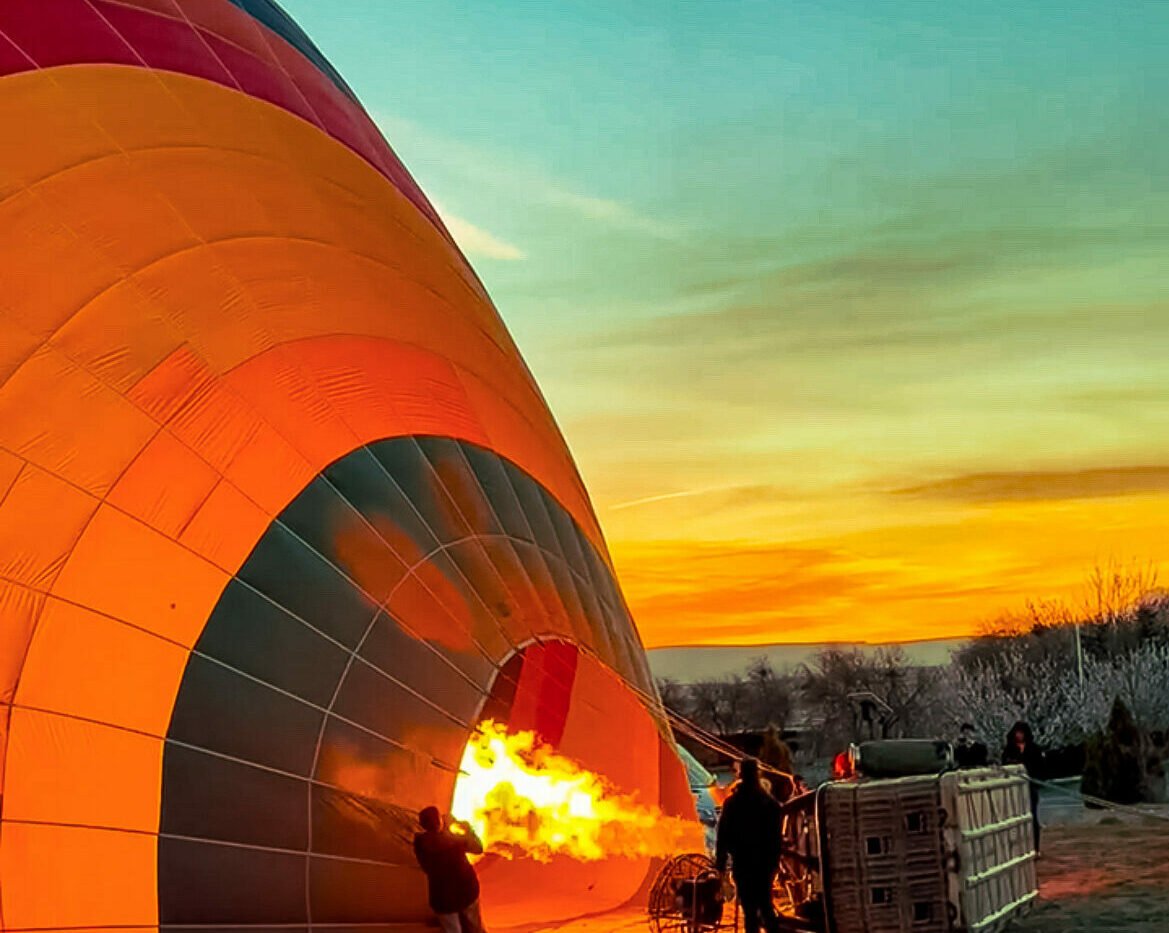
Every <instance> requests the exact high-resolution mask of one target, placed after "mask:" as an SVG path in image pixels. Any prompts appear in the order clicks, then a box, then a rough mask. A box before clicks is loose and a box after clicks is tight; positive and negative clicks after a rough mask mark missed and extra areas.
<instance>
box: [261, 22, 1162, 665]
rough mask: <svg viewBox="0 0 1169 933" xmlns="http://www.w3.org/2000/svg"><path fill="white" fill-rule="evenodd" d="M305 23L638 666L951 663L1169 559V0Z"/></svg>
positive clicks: (303, 23)
mask: <svg viewBox="0 0 1169 933" xmlns="http://www.w3.org/2000/svg"><path fill="white" fill-rule="evenodd" d="M284 6H285V7H286V8H287V9H288V10H289V12H291V13H292V14H293V15H294V16H295V17H296V18H297V19H298V20H299V21H300V23H301V24H302V25H303V26H304V27H305V29H306V31H307V32H308V33H309V34H310V35H311V36H313V38H314V39H315V40H316V42H317V44H318V45H319V46H320V47H321V49H322V50H323V51H324V52H325V54H326V55H327V56H328V57H329V58H330V59H331V60H332V61H333V63H334V64H335V65H336V66H337V67H338V69H339V70H340V71H341V72H342V74H344V75H345V77H346V79H347V80H348V81H349V83H350V84H351V85H352V86H353V88H354V89H355V91H356V92H357V94H358V96H359V97H360V98H361V99H362V101H363V102H364V103H365V105H366V107H367V108H368V109H369V110H370V112H371V113H372V115H373V116H374V118H375V119H376V120H377V122H378V123H379V125H380V126H381V127H382V129H383V130H384V132H385V134H386V136H387V138H388V139H389V141H390V143H391V145H392V146H394V148H395V149H396V151H397V152H398V154H399V155H400V156H401V157H402V158H403V160H404V161H405V163H406V165H407V166H408V167H409V168H410V170H411V171H412V172H413V174H414V176H415V177H416V178H417V179H418V181H419V182H420V183H421V185H422V187H423V188H424V190H426V192H427V193H428V194H429V195H430V197H431V198H432V199H433V200H434V201H435V202H436V204H437V206H438V208H439V210H440V212H441V213H442V214H443V216H444V217H445V218H446V220H447V222H448V224H449V226H450V228H451V230H452V232H453V233H454V235H455V237H456V238H457V239H458V240H459V242H460V244H461V245H462V246H463V248H464V251H465V252H466V253H467V255H468V257H469V258H470V260H471V262H472V263H473V264H474V266H475V268H476V270H477V271H478V273H479V275H480V276H481V278H482V279H483V281H484V282H485V283H486V285H487V287H488V289H489V291H490V292H491V294H492V296H493V298H494V300H495V302H496V305H497V306H498V308H499V310H500V312H501V314H502V315H503V317H504V319H505V321H506V322H507V323H508V325H509V327H510V329H511V332H512V334H513V335H514V337H515V339H516V341H517V342H518V344H519V346H520V348H521V350H522V351H523V353H524V355H525V357H526V359H527V361H528V364H529V366H530V367H531V369H532V371H533V373H534V374H535V376H536V378H537V380H538V381H539V383H540V385H541V388H542V389H543V391H544V394H545V396H546V398H547V399H548V402H549V404H550V405H551V407H552V410H553V412H554V413H555V415H556V417H557V419H558V421H559V423H560V425H561V428H562V430H563V431H564V434H565V436H566V437H567V440H568V443H569V445H570V447H571V448H572V451H573V454H574V456H575V457H576V460H577V463H578V464H579V466H580V469H581V472H582V473H583V475H584V479H585V482H586V484H587V485H588V487H589V490H590V492H591V494H592V497H593V501H594V504H595V506H596V509H597V514H598V516H599V518H600V520H601V524H602V526H603V528H604V530H605V533H606V535H607V538H608V542H609V545H610V549H611V551H612V553H613V556H614V559H615V561H616V564H617V569H618V571H619V574H620V578H621V582H622V585H623V587H624V590H625V593H626V596H627V598H628V600H629V603H630V606H631V608H632V610H633V613H634V617H635V619H636V620H637V622H638V625H639V627H640V629H641V632H642V635H643V637H644V639H645V642H646V644H647V646H651V647H652V646H659V645H678V644H720V643H721V644H755V643H772V642H811V641H824V640H837V639H867V640H876V641H884V640H894V639H921V638H933V637H948V636H954V635H961V634H965V633H969V632H971V631H973V630H974V629H975V628H976V627H977V626H978V625H979V623H980V622H982V621H984V620H987V619H989V618H991V617H993V616H995V615H996V614H998V613H1000V612H1002V611H1004V610H1010V609H1013V608H1018V607H1019V606H1020V605H1021V604H1022V603H1023V601H1024V600H1026V599H1027V598H1028V597H1056V596H1061V597H1065V598H1069V599H1074V598H1076V595H1077V592H1078V590H1079V588H1080V585H1081V583H1082V581H1083V579H1084V578H1085V576H1086V575H1087V573H1088V571H1089V570H1090V569H1091V567H1092V566H1093V564H1095V563H1098V562H1108V561H1116V560H1119V561H1151V562H1162V561H1163V560H1164V558H1166V557H1167V556H1169V553H1167V550H1166V544H1167V542H1169V532H1167V526H1169V405H1167V404H1166V403H1167V402H1169V117H1167V113H1169V110H1167V109H1166V104H1165V101H1166V100H1169V3H1166V2H1164V0H1149V2H1141V0H1119V2H1117V0H1100V2H1088V0H1079V2H1067V0H1060V2H1041V0H1028V2H1024V3H1007V2H1005V0H1002V2H991V0H974V2H969V3H962V4H951V3H933V2H924V0H921V2H919V0H768V2H732V0H719V2H694V3H678V2H654V0H640V2H630V0H615V2H609V0H589V2H581V3H569V2H564V3H548V4H541V3H503V2H500V3H490V4H488V3H471V4H466V3H454V2H450V3H448V2H440V0H394V2H385V0H365V2H357V0H331V2H329V3H321V2H319V0H284ZM1163 565H1164V567H1165V570H1166V573H1163V574H1162V577H1163V578H1164V577H1165V576H1166V575H1167V574H1169V561H1164V564H1163Z"/></svg>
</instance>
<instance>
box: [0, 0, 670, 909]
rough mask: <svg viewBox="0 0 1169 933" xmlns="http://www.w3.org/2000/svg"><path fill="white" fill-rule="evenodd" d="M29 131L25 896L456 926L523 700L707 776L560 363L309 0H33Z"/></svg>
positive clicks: (1, 316)
mask: <svg viewBox="0 0 1169 933" xmlns="http://www.w3.org/2000/svg"><path fill="white" fill-rule="evenodd" d="M0 125H3V126H5V127H7V128H8V129H7V131H6V132H4V133H2V134H0V259H2V263H0V270H2V271H0V285H2V288H0V928H2V929H6V930H42V929H68V928H75V929H109V928H114V927H118V928H122V929H157V928H159V927H163V928H174V927H192V926H207V927H213V928H215V927H222V928H226V927H232V928H239V927H244V926H254V925H261V926H268V927H273V928H277V927H278V928H280V929H287V930H307V929H308V928H309V927H310V926H311V925H313V924H329V925H332V926H339V925H340V926H344V925H351V926H359V925H370V924H387V923H406V922H414V921H419V920H421V919H423V918H425V917H426V916H427V910H426V905H425V889H424V884H423V881H422V878H421V875H420V874H419V873H418V871H417V869H416V867H415V865H414V861H413V857H412V853H411V851H410V838H411V835H412V833H413V830H414V820H415V814H416V812H417V810H418V809H419V808H421V807H423V806H425V805H428V804H432V803H437V804H438V805H439V806H443V805H445V804H446V803H448V802H449V800H450V797H451V793H452V789H453V785H454V780H455V777H456V767H457V763H458V761H459V758H460V754H461V751H462V748H463V746H464V745H465V743H466V741H467V738H468V735H469V733H470V731H471V730H472V729H473V727H474V724H475V723H476V722H477V721H478V720H479V719H480V718H484V717H486V716H493V717H494V718H496V719H498V720H501V721H504V722H507V723H508V724H509V725H510V726H511V727H513V728H531V729H535V730H536V731H538V732H539V733H540V735H541V736H543V737H544V738H545V739H546V740H547V741H549V742H552V743H554V744H556V745H557V746H558V747H559V748H560V749H561V750H562V751H563V752H565V753H566V754H569V755H572V756H574V757H576V758H578V759H580V760H581V761H582V762H583V763H584V764H585V765H586V766H587V767H590V768H593V769H595V770H598V771H601V772H603V773H604V774H606V775H607V776H608V777H610V778H611V779H612V780H613V781H614V783H615V784H617V785H618V787H620V788H622V789H625V790H637V791H638V792H639V794H640V796H641V798H642V799H643V800H645V801H646V802H650V803H658V804H660V805H661V806H662V807H663V808H664V809H665V810H666V811H667V812H669V813H692V812H693V809H692V803H691V800H690V797H689V793H688V791H687V785H686V779H685V773H684V771H683V770H682V768H681V766H680V764H679V762H678V760H677V758H676V756H675V754H674V751H673V747H672V745H671V744H670V742H669V734H668V729H667V728H666V727H665V725H664V724H663V723H662V722H661V721H660V719H659V718H658V717H657V716H656V715H655V714H654V713H653V712H652V708H653V704H652V703H649V704H648V705H647V703H646V698H647V697H650V696H652V693H653V685H652V680H651V678H650V675H649V672H648V668H647V666H646V662H645V656H644V652H643V650H642V647H641V644H640V641H639V639H638V637H637V634H636V631H635V629H634V627H633V625H632V622H631V620H630V618H629V615H628V612H627V610H626V607H625V604H624V601H623V599H622V597H621V593H620V590H619V589H618V587H617V585H616V583H615V580H614V577H613V571H612V567H611V564H610V561H609V558H608V555H607V553H606V551H605V547H604V542H603V539H602V537H601V533H600V530H599V529H598V526H597V522H596V519H595V517H594V515H593V513H592V510H591V507H590V505H589V502H588V498H587V495H586V493H585V490H584V488H583V486H582V484H581V481H580V478H579V476H578V474H577V472H576V469H575V467H574V465H573V463H572V460H571V458H570V456H569V454H568V451H567V449H566V447H565V445H564V443H563V440H562V438H561V436H560V434H559V432H558V430H557V428H556V425H555V423H554V421H553V419H552V417H551V415H550V414H549V412H548V410H547V407H546V405H545V403H544V401H543V399H542V397H541V396H540V393H539V391H538V389H537V388H536V386H535V384H534V383H533V381H532V378H531V376H530V374H529V372H528V370H527V368H526V367H525V365H524V364H523V361H522V360H521V358H520V356H519V354H518V352H517V350H516V347H515V345H514V344H513V342H512V340H511V338H510V336H509V335H508V333H507V330H506V328H505V327H504V326H503V324H502V322H501V320H500V318H499V316H498V314H497V313H496V311H495V309H494V308H493V306H492V304H491V302H490V300H489V299H488V297H487V295H486V294H485V292H484V290H483V288H482V285H481V284H480V282H479V280H478V279H477V278H476V276H475V274H474V273H473V271H472V270H471V269H470V267H469V266H468V265H467V263H466V261H465V260H464V258H463V257H462V255H461V254H460V253H459V251H458V249H457V248H456V247H455V246H454V244H453V242H452V240H451V238H450V236H449V235H448V234H447V232H446V231H445V229H444V228H443V226H442V224H441V221H440V220H439V219H438V217H437V215H436V213H435V212H434V210H433V208H432V207H431V206H430V204H429V203H428V201H427V200H426V198H425V196H424V195H423V193H422V192H421V191H420V190H419V188H418V186H417V185H416V184H415V183H414V181H413V180H412V179H411V178H410V176H409V174H408V173H407V172H406V171H405V169H404V168H403V167H402V165H401V163H400V162H399V161H398V160H397V158H396V157H395V155H394V154H393V152H392V151H391V150H390V148H389V147H388V145H387V144H386V143H385V141H384V140H383V139H382V137H381V135H380V134H379V133H378V131H377V129H376V128H375V127H374V125H373V123H372V122H371V120H370V119H369V117H368V116H367V115H366V113H365V112H364V111H363V110H362V108H361V106H360V104H359V103H358V102H357V100H356V98H355V97H354V95H353V93H352V91H351V90H350V89H349V88H348V87H347V86H346V85H345V83H344V82H343V81H342V79H341V78H340V77H339V75H338V74H337V73H336V71H335V70H334V69H333V68H332V67H331V66H330V65H329V63H328V62H327V61H326V60H325V59H324V57H323V56H322V55H321V53H320V52H319V50H317V49H316V47H315V46H314V45H313V44H312V42H311V41H310V40H309V39H308V38H307V37H306V36H305V35H304V34H303V33H302V32H301V31H300V30H299V29H298V27H297V26H296V25H295V24H294V23H293V22H292V21H291V20H290V19H289V18H288V17H287V16H286V15H285V14H284V13H283V12H282V11H281V10H280V9H279V7H278V6H276V5H275V4H274V3H271V2H269V0H235V2H229V0H116V2H115V0H53V2H52V3H45V2H43V0H5V2H4V3H3V4H0ZM648 869H649V865H648V862H646V861H645V860H641V861H637V860H632V861H629V862H620V863H618V862H616V861H614V862H599V863H592V864H582V863H578V862H572V861H569V860H563V861H558V862H553V863H551V864H549V865H543V866H539V865H532V864H529V863H522V862H519V863H511V864H490V863H484V865H483V866H482V874H483V877H484V882H485V894H484V899H485V902H486V903H487V907H488V911H489V916H490V911H492V910H494V912H495V914H494V916H495V917H496V919H497V922H500V923H506V922H509V921H510V920H515V921H517V922H518V921H521V920H522V921H529V922H531V921H537V922H538V921H542V920H555V919H561V918H564V917H570V916H573V915H576V914H580V913H586V912H588V913H592V912H596V911H598V910H603V909H605V908H606V907H611V906H615V905H617V904H620V903H622V902H624V901H626V900H628V899H629V898H630V897H631V896H633V895H634V894H635V893H636V892H637V891H638V889H639V888H640V887H641V885H642V884H643V882H644V879H645V876H646V873H647V871H648Z"/></svg>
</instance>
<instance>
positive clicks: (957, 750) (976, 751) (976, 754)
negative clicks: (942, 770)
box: [954, 722, 989, 768]
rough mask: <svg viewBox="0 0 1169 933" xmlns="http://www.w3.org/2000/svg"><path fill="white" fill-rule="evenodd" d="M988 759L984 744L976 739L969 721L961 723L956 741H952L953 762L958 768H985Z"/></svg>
mask: <svg viewBox="0 0 1169 933" xmlns="http://www.w3.org/2000/svg"><path fill="white" fill-rule="evenodd" d="M987 761H989V755H988V753H987V750H986V745H984V744H983V743H982V742H980V741H978V739H977V738H976V737H975V735H974V726H973V725H972V724H971V723H968V722H964V723H962V728H961V729H959V730H958V741H957V742H955V743H954V763H955V764H957V765H958V767H959V768H985V767H986V763H987Z"/></svg>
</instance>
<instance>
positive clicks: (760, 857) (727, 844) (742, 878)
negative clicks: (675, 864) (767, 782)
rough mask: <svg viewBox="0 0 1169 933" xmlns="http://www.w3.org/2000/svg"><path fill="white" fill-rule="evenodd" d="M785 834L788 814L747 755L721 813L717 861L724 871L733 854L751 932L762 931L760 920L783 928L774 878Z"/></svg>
mask: <svg viewBox="0 0 1169 933" xmlns="http://www.w3.org/2000/svg"><path fill="white" fill-rule="evenodd" d="M782 834H783V814H782V811H781V809H780V806H779V803H778V802H777V801H776V800H775V798H774V797H772V796H771V795H770V794H769V793H768V792H767V791H765V790H764V789H763V786H762V785H761V784H760V782H759V762H758V761H756V760H755V759H754V758H744V759H743V760H742V761H741V762H740V763H739V783H738V786H737V787H736V788H735V790H734V791H733V792H732V793H731V795H730V796H729V797H728V798H727V799H726V802H725V803H724V804H723V812H722V816H720V817H719V821H718V836H717V842H716V845H715V867H716V868H717V869H718V870H719V872H720V873H723V872H725V871H726V870H727V858H728V857H729V858H730V862H731V876H732V877H733V878H734V879H735V888H736V890H737V891H738V897H739V903H740V904H742V905H743V928H744V930H746V933H758V931H759V926H760V922H762V925H763V927H764V928H765V929H766V930H767V933H779V918H778V917H777V916H776V914H775V908H774V906H772V903H771V882H772V881H773V880H774V878H775V873H776V871H778V870H779V855H780V851H781V849H782V845H783V838H782Z"/></svg>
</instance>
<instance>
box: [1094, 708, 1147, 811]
mask: <svg viewBox="0 0 1169 933" xmlns="http://www.w3.org/2000/svg"><path fill="white" fill-rule="evenodd" d="M1084 753H1085V755H1084V780H1083V790H1084V793H1085V794H1091V795H1092V796H1094V797H1102V798H1103V799H1104V800H1111V801H1112V802H1113V803H1122V804H1132V803H1140V801H1141V797H1142V792H1141V791H1142V783H1143V781H1142V775H1141V735H1140V730H1138V729H1137V725H1136V723H1135V722H1134V721H1133V718H1132V713H1130V712H1129V710H1128V707H1127V706H1126V705H1125V704H1124V701H1123V700H1121V699H1120V697H1117V698H1116V700H1115V701H1114V702H1113V704H1112V714H1111V715H1110V716H1109V717H1108V727H1107V728H1106V729H1105V730H1104V731H1102V732H1097V733H1096V734H1095V735H1093V736H1091V737H1090V738H1089V739H1088V741H1087V743H1086V745H1085V749H1084Z"/></svg>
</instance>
